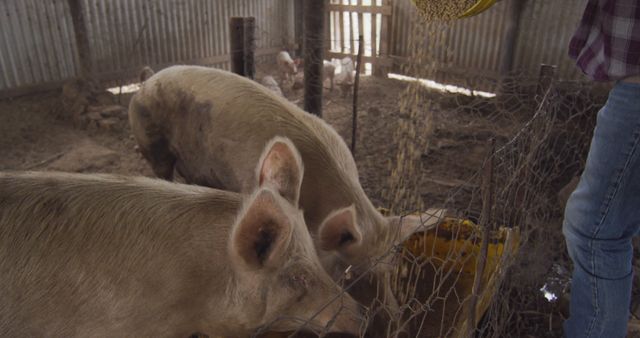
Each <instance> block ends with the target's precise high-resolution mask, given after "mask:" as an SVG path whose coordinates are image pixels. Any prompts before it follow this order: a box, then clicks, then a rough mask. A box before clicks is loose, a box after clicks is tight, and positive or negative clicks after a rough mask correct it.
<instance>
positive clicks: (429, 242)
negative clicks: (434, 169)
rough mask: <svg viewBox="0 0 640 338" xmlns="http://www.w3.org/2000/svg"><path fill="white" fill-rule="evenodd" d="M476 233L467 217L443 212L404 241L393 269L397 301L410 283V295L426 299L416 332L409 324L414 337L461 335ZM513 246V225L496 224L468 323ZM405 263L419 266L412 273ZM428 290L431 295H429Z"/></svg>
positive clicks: (483, 305)
mask: <svg viewBox="0 0 640 338" xmlns="http://www.w3.org/2000/svg"><path fill="white" fill-rule="evenodd" d="M481 234H482V231H481V228H480V227H479V226H477V225H476V224H475V223H473V222H472V221H469V220H461V219H456V218H449V217H445V218H444V219H443V220H442V221H441V222H440V223H439V224H438V225H437V226H435V227H433V228H432V229H429V230H427V231H424V232H420V233H416V234H414V235H413V236H411V237H410V238H409V239H408V240H407V241H406V242H405V243H404V248H405V250H404V256H405V262H404V263H403V265H402V266H401V267H400V269H399V272H398V274H399V275H398V278H399V280H398V283H397V285H398V286H399V287H398V288H397V290H396V291H397V293H398V296H399V298H400V300H401V302H406V301H407V299H406V298H407V296H404V297H405V299H402V298H403V294H406V292H407V290H408V289H409V288H410V287H414V288H415V290H414V291H413V293H412V294H411V295H410V296H409V297H410V298H413V299H414V300H415V301H418V302H420V303H425V302H427V300H429V299H431V300H432V301H431V302H429V306H430V307H431V310H430V311H429V314H428V315H427V316H426V320H425V322H422V323H420V327H421V328H422V330H421V332H413V331H412V330H411V329H410V332H413V333H415V334H418V335H419V336H420V337H431V336H433V337H439V336H448V337H464V336H466V332H467V328H468V325H469V323H468V319H469V318H468V317H469V316H468V315H469V312H470V311H469V310H468V309H469V306H470V304H469V299H470V298H469V297H470V296H471V294H472V290H473V285H474V281H475V279H476V278H477V276H476V263H477V259H478V257H480V251H481V238H482V235H481ZM518 248H519V230H518V228H506V227H501V228H499V229H497V230H495V231H492V232H491V234H490V238H489V245H488V250H487V259H486V264H485V268H484V272H483V274H482V276H480V278H482V280H481V283H480V285H481V288H480V291H479V292H478V300H477V302H476V309H475V311H476V314H475V323H474V324H473V325H474V327H475V326H476V325H477V324H478V323H479V321H480V319H481V318H482V316H483V315H484V313H485V312H486V311H487V309H488V307H489V305H490V303H491V300H492V298H493V296H494V295H495V293H496V291H497V288H498V282H499V280H500V278H501V277H502V274H503V272H504V267H505V266H508V261H509V260H510V259H512V258H513V257H514V256H515V253H516V252H517V250H518ZM411 265H414V266H415V265H417V266H422V268H421V269H420V271H418V272H415V270H414V272H413V276H406V274H407V272H406V271H407V269H411ZM403 270H404V271H403ZM409 274H411V273H409ZM434 290H435V291H434ZM434 294H437V295H436V296H437V297H433V296H434ZM452 294H455V297H453V296H452ZM430 297H431V298H430ZM434 299H439V300H434Z"/></svg>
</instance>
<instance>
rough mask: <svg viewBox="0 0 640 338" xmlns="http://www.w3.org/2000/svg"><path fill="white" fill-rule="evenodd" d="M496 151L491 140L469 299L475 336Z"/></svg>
mask: <svg viewBox="0 0 640 338" xmlns="http://www.w3.org/2000/svg"><path fill="white" fill-rule="evenodd" d="M495 151H496V140H495V139H493V138H492V139H491V140H490V141H489V154H488V156H487V160H486V161H485V164H484V165H485V166H484V168H483V170H484V172H483V175H482V213H481V214H480V221H479V223H480V227H481V228H482V239H481V240H482V241H481V243H480V252H479V256H478V258H477V259H476V273H475V276H474V280H473V288H472V290H471V298H470V299H469V308H468V311H469V312H468V315H467V327H466V329H467V330H466V331H467V332H466V333H467V334H466V336H467V337H469V338H473V337H475V331H476V321H477V319H478V318H477V316H476V312H477V311H476V310H477V304H478V300H479V298H480V294H481V293H482V289H483V288H484V287H485V285H482V278H483V277H484V272H485V268H486V264H487V253H488V249H489V236H490V235H491V225H492V222H493V216H492V214H493V213H492V210H493V193H494V192H493V172H494V162H493V157H494V155H495Z"/></svg>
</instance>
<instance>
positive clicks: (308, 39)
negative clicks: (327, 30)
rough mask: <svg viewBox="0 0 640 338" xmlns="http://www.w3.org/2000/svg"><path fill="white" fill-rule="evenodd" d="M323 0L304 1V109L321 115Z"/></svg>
mask: <svg viewBox="0 0 640 338" xmlns="http://www.w3.org/2000/svg"><path fill="white" fill-rule="evenodd" d="M325 9H326V3H325V1H324V0H305V2H304V110H306V111H308V112H309V113H311V114H314V115H317V116H320V117H322V62H323V60H324V36H323V35H324V27H323V26H324V16H325V14H326V13H325V12H326V11H325Z"/></svg>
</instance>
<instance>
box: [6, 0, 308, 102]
mask: <svg viewBox="0 0 640 338" xmlns="http://www.w3.org/2000/svg"><path fill="white" fill-rule="evenodd" d="M294 1H295V0H151V1H147V0H108V1H107V0H81V3H82V8H83V16H84V22H85V25H86V29H87V32H86V33H87V35H88V39H89V45H90V55H91V61H92V62H91V63H92V68H93V72H94V74H95V76H96V77H97V78H99V79H101V80H103V81H106V82H111V83H118V82H123V81H126V80H129V79H132V78H133V77H134V76H135V75H136V74H137V73H138V72H139V70H140V68H141V67H142V66H143V65H150V66H152V67H154V68H160V67H163V66H168V65H171V64H176V63H187V64H203V65H211V66H216V67H221V68H227V69H228V67H229V64H228V55H229V42H228V39H227V37H228V18H229V17H231V16H254V17H256V39H257V41H256V46H257V50H256V55H257V57H258V60H257V61H258V62H260V61H261V60H264V59H265V58H267V57H272V55H273V54H275V53H276V52H277V51H278V50H280V49H281V48H283V47H285V46H290V44H291V43H292V42H293V39H294V27H293V2H294ZM74 36H75V34H74V31H73V23H72V20H71V16H70V10H69V5H68V3H67V0H46V1H42V0H3V1H0V69H1V70H2V71H1V72H0V93H4V95H3V96H8V95H7V94H10V93H12V92H13V93H18V92H28V91H31V90H38V89H43V88H47V87H52V86H56V85H59V84H60V83H61V82H62V81H64V80H67V79H69V78H72V77H74V76H77V74H78V71H79V66H78V56H77V54H78V53H77V47H76V43H75V37H74Z"/></svg>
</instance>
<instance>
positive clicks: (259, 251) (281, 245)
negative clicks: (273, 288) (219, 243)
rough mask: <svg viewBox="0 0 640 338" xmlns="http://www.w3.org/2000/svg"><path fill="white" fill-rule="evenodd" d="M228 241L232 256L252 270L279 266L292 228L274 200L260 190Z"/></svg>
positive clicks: (243, 213)
mask: <svg viewBox="0 0 640 338" xmlns="http://www.w3.org/2000/svg"><path fill="white" fill-rule="evenodd" d="M236 222H237V223H236V224H235V226H234V228H233V230H232V234H231V241H230V250H231V253H232V254H235V255H237V256H238V257H240V258H241V260H242V261H244V263H245V264H246V265H247V266H248V267H249V268H251V269H261V268H270V267H276V266H278V265H279V264H280V263H281V261H282V259H283V257H284V252H285V250H286V248H287V246H288V245H289V241H290V239H291V233H292V225H291V222H290V221H289V218H288V217H287V216H286V214H285V212H284V210H283V209H282V208H281V207H280V206H279V205H278V202H277V197H276V196H275V195H274V193H273V192H271V191H270V190H267V189H262V190H260V191H259V192H258V193H257V194H256V195H255V197H254V198H253V200H252V201H251V203H250V204H249V205H248V206H247V207H245V208H244V210H243V211H242V212H241V214H240V215H239V217H238V220H237V221H236Z"/></svg>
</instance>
